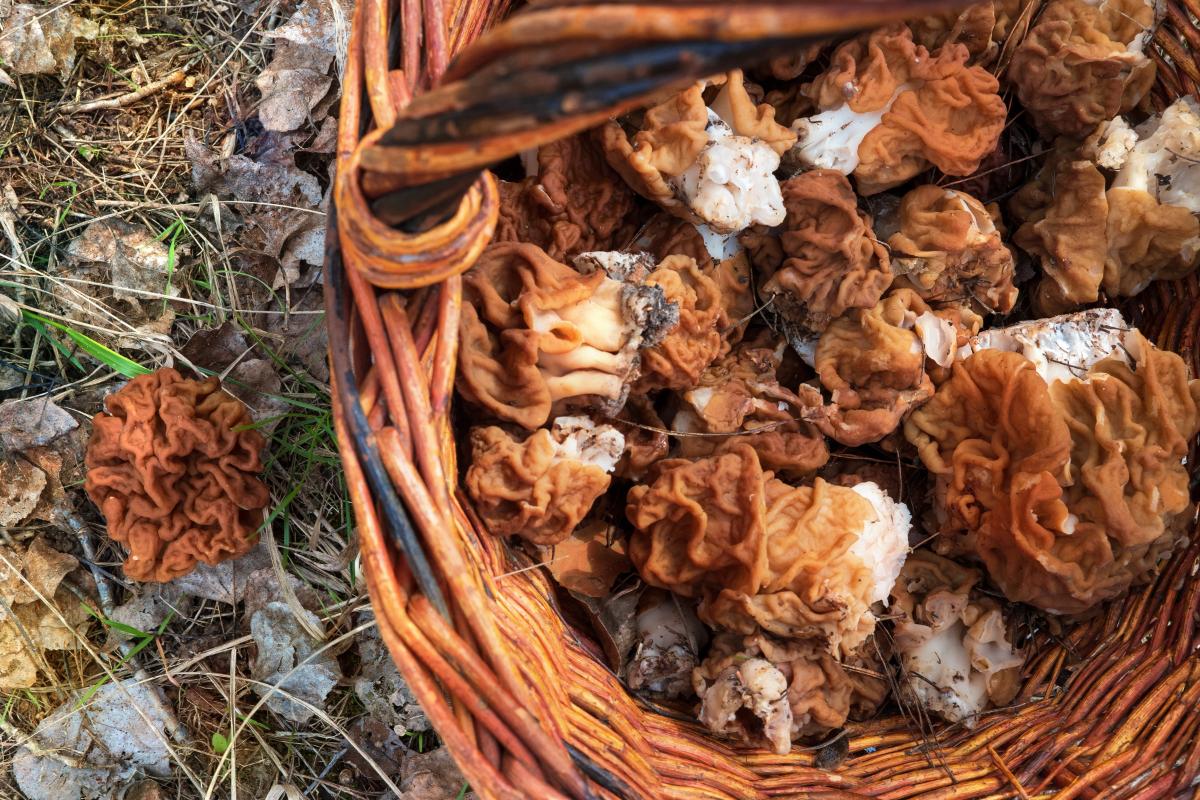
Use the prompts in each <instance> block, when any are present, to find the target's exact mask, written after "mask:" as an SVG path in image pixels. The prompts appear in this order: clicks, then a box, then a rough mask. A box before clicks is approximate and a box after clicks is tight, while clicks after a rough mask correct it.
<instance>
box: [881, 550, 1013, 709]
mask: <svg viewBox="0 0 1200 800" xmlns="http://www.w3.org/2000/svg"><path fill="white" fill-rule="evenodd" d="M979 578H980V575H979V573H978V572H977V571H975V570H973V569H967V568H965V567H962V566H960V565H958V564H956V563H954V562H953V561H950V560H949V559H946V558H942V557H941V556H938V555H935V554H933V553H930V552H928V551H925V550H918V551H916V552H914V553H913V554H912V555H911V556H910V557H909V558H908V560H907V561H906V562H905V563H904V567H903V569H901V570H900V577H899V579H897V581H896V586H895V588H893V590H892V596H893V601H892V606H891V608H890V609H889V611H888V613H889V615H890V616H892V617H893V619H894V622H893V626H894V627H893V633H892V645H893V647H894V648H895V651H896V654H897V655H898V656H899V658H900V664H901V666H902V667H903V668H904V677H905V680H904V684H903V686H904V689H905V690H906V691H907V692H908V693H910V694H911V695H912V697H913V698H915V700H916V701H917V703H919V704H920V705H921V706H923V707H925V708H927V709H928V710H929V711H931V712H933V713H935V714H937V715H938V716H940V717H941V718H942V719H944V720H946V721H947V722H964V723H966V724H967V725H968V726H971V725H973V724H974V721H975V718H976V717H977V715H978V714H979V713H980V712H981V711H983V710H984V709H985V708H987V707H988V705H989V703H990V704H991V705H1003V704H1004V703H1007V702H1009V701H1010V700H1012V698H1013V695H1014V694H1016V691H1017V689H1018V678H1019V675H1020V667H1021V665H1022V664H1023V663H1024V658H1022V656H1021V655H1019V654H1018V653H1017V652H1015V650H1014V648H1013V646H1012V642H1011V641H1010V638H1009V636H1008V631H1007V626H1006V624H1005V621H1004V616H1003V614H1002V613H1001V610H1000V606H999V604H998V603H997V602H996V601H995V600H992V599H991V598H989V597H985V596H983V595H981V594H978V593H972V591H971V590H972V589H973V588H974V587H975V585H976V584H977V583H978V582H979Z"/></svg>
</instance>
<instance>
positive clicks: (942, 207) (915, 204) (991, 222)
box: [888, 185, 1017, 313]
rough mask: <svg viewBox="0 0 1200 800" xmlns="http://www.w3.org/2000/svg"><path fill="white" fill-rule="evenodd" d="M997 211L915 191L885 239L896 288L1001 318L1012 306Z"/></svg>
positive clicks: (939, 192) (966, 198)
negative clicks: (889, 252)
mask: <svg viewBox="0 0 1200 800" xmlns="http://www.w3.org/2000/svg"><path fill="white" fill-rule="evenodd" d="M998 219H999V209H996V208H994V207H993V208H984V206H983V204H982V203H981V202H979V201H978V200H976V199H975V198H974V197H971V195H969V194H967V193H966V192H960V191H956V190H954V189H943V188H941V187H940V186H932V185H925V186H918V187H917V188H915V189H913V190H912V191H911V192H909V193H908V194H906V195H904V199H903V200H902V201H901V203H900V210H899V230H898V231H897V232H896V233H895V234H893V235H892V236H891V237H890V238H889V239H888V247H890V248H891V251H892V271H893V272H895V273H896V275H897V285H898V286H908V287H909V288H911V289H913V290H914V291H915V292H916V293H917V294H918V295H920V296H921V297H922V298H923V299H924V300H926V301H928V302H930V303H938V304H945V303H956V304H967V303H971V302H972V301H974V304H975V305H976V306H977V307H978V309H979V310H980V311H982V312H984V313H987V312H995V313H1007V312H1008V311H1011V310H1012V307H1013V305H1015V304H1016V301H1017V287H1016V286H1014V285H1013V257H1012V253H1011V252H1009V249H1008V248H1007V247H1006V246H1005V245H1004V243H1003V241H1001V238H1000V229H999V228H998V227H997V225H996V221H997V220H998Z"/></svg>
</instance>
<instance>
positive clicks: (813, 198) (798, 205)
mask: <svg viewBox="0 0 1200 800" xmlns="http://www.w3.org/2000/svg"><path fill="white" fill-rule="evenodd" d="M782 186H783V202H784V206H785V207H786V208H787V218H786V219H785V220H784V223H783V227H782V229H781V232H780V233H779V245H780V254H781V255H782V256H783V258H782V261H781V262H780V263H778V265H777V266H775V268H774V274H772V275H771V277H770V278H769V279H768V280H767V282H766V283H765V284H764V285H763V293H764V294H765V295H768V296H770V295H775V296H776V298H775V302H776V305H777V306H778V307H779V308H780V310H781V311H782V313H784V314H786V315H787V316H788V317H789V318H790V319H793V320H795V321H796V322H798V323H799V324H802V325H804V326H805V327H807V328H809V329H812V330H823V329H824V328H825V326H826V325H827V324H828V323H829V320H830V319H832V318H834V317H838V316H841V315H842V314H843V313H845V312H846V311H847V310H848V309H851V308H871V307H872V306H874V305H875V304H876V303H877V302H879V298H880V297H882V296H883V293H884V292H885V291H887V288H888V286H890V285H891V283H892V271H891V269H890V267H889V260H888V253H887V249H886V248H885V247H884V246H883V245H882V244H880V242H879V240H877V239H876V238H875V234H874V233H873V232H872V231H871V219H870V217H868V216H867V215H866V214H864V213H863V212H861V211H859V210H858V198H857V197H856V196H855V195H854V190H853V189H852V188H851V187H850V181H849V180H847V179H846V177H845V176H844V175H842V174H841V173H839V172H835V171H834V170H828V169H818V170H812V171H810V172H805V173H802V174H800V175H797V176H796V177H794V178H789V179H787V180H786V181H784V182H783V184H782ZM759 260H760V263H761V261H762V259H759Z"/></svg>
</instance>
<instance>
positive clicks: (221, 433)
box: [84, 369, 270, 581]
mask: <svg viewBox="0 0 1200 800" xmlns="http://www.w3.org/2000/svg"><path fill="white" fill-rule="evenodd" d="M105 406H106V408H107V409H108V413H101V414H97V415H96V417H95V419H94V420H93V425H94V429H93V432H92V438H91V440H90V441H89V442H88V449H87V458H86V464H87V469H88V474H87V480H86V481H85V483H84V488H85V489H86V490H87V493H88V496H89V497H91V498H92V501H93V502H94V503H95V504H96V505H97V506H99V507H100V510H101V512H102V513H103V514H104V517H105V519H106V520H107V521H108V534H109V536H111V537H112V538H113V539H114V540H115V541H118V542H120V543H122V544H124V545H125V546H126V547H127V548H128V549H129V558H127V559H126V560H125V574H126V575H128V576H129V577H130V578H133V579H135V580H142V581H169V580H173V579H174V578H178V577H179V576H181V575H186V574H187V573H189V572H191V571H192V569H194V568H195V566H196V564H197V562H200V561H203V562H205V563H206V564H217V563H218V562H221V561H225V560H226V559H230V558H235V557H237V556H240V555H242V554H244V553H246V552H247V551H248V550H250V548H251V547H253V546H254V544H255V542H257V540H258V526H259V525H260V524H261V523H262V519H263V515H262V509H263V507H264V506H266V504H267V500H268V498H269V496H270V495H269V493H268V491H267V487H266V486H265V485H264V484H263V482H262V481H261V480H259V478H258V474H259V473H260V472H261V471H262V457H261V453H262V448H263V445H264V441H263V437H262V435H261V434H260V433H259V432H258V431H256V430H253V429H250V428H248V427H247V426H248V425H250V423H251V418H250V413H249V412H248V411H247V409H246V407H245V406H244V405H242V403H241V402H240V401H238V400H237V399H236V398H234V397H232V396H231V395H229V394H226V393H225V392H223V391H222V390H221V384H220V381H219V380H217V379H216V378H209V379H207V380H205V381H193V380H188V379H185V378H183V377H182V376H181V375H180V374H179V373H178V372H176V371H175V370H173V369H160V370H158V371H157V372H153V373H150V374H149V375H141V376H138V377H136V378H134V379H133V380H132V381H130V382H129V384H128V385H127V386H125V388H123V389H121V390H120V391H119V392H116V393H115V394H113V395H111V396H110V397H109V398H108V399H107V400H106V401H105Z"/></svg>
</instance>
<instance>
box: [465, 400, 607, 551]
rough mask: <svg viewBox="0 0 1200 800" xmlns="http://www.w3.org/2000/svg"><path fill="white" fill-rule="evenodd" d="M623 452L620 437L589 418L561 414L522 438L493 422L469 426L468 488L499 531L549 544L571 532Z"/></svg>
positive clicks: (601, 491)
mask: <svg viewBox="0 0 1200 800" xmlns="http://www.w3.org/2000/svg"><path fill="white" fill-rule="evenodd" d="M624 449H625V437H624V436H622V435H621V432H620V431H619V430H617V429H616V428H614V427H612V426H610V425H597V424H596V423H595V422H593V421H592V420H591V419H589V418H588V417H559V418H558V419H556V420H555V421H554V429H553V430H552V431H550V430H545V429H541V430H538V431H535V432H534V433H532V434H530V435H529V436H528V437H526V438H525V440H524V441H519V440H518V439H516V438H514V437H513V436H512V435H510V434H509V433H507V432H506V431H505V430H504V429H502V428H498V427H495V426H491V427H487V428H475V429H474V430H472V431H471V467H470V469H468V470H467V478H466V486H467V491H468V492H469V493H470V494H471V498H472V499H473V500H474V501H475V507H476V508H477V509H478V510H479V515H480V516H481V517H483V520H484V522H486V523H487V525H488V528H489V530H491V532H492V533H494V534H496V535H497V536H510V535H516V536H520V537H521V538H522V539H525V540H526V541H529V542H532V543H533V544H538V545H554V544H558V543H559V542H561V541H563V540H564V539H566V538H567V537H568V536H570V535H571V532H572V531H573V530H575V526H577V525H578V524H579V523H580V522H581V521H582V520H583V518H584V517H585V516H587V513H588V511H590V510H591V508H592V503H594V502H595V501H596V498H598V497H600V495H602V494H604V492H605V491H606V490H607V489H608V485H609V482H610V480H611V478H610V477H609V475H610V473H611V472H612V471H613V469H614V468H615V467H616V464H617V461H618V459H620V458H621V453H622V451H623V450H624Z"/></svg>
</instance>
